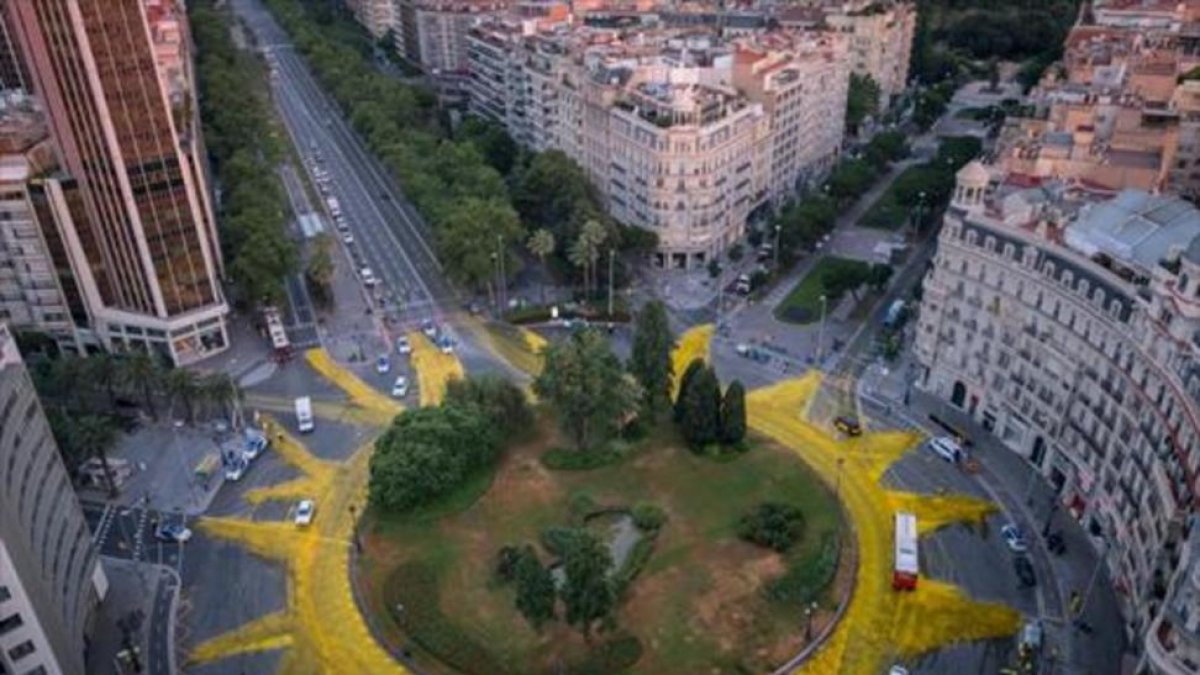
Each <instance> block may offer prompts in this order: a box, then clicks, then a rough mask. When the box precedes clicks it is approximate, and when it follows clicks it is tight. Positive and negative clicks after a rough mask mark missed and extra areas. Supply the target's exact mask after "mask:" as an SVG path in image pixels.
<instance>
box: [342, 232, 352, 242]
mask: <svg viewBox="0 0 1200 675" xmlns="http://www.w3.org/2000/svg"><path fill="white" fill-rule="evenodd" d="M342 241H344V242H346V243H347V244H353V243H354V235H352V234H350V233H349V232H346V233H345V234H343V235H342Z"/></svg>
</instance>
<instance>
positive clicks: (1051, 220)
mask: <svg viewBox="0 0 1200 675" xmlns="http://www.w3.org/2000/svg"><path fill="white" fill-rule="evenodd" d="M915 350H916V354H917V357H918V359H919V360H920V362H921V363H922V365H923V366H924V372H923V377H922V379H921V381H920V385H921V386H922V387H923V388H924V389H926V390H927V391H930V392H932V393H934V394H935V395H938V396H940V397H942V398H944V399H947V400H949V401H950V403H951V404H952V405H954V406H956V407H958V408H960V409H962V410H963V411H964V412H966V413H967V414H969V415H970V416H971V417H972V418H974V419H975V420H976V421H978V422H979V423H980V424H981V425H982V426H983V427H984V428H986V429H988V430H990V431H991V432H992V433H994V434H995V435H996V437H997V438H999V439H1000V440H1001V441H1003V442H1004V444H1005V445H1007V446H1008V447H1009V448H1010V449H1011V450H1012V451H1013V452H1016V453H1019V454H1020V455H1022V456H1024V457H1025V458H1026V459H1027V460H1028V461H1029V462H1030V463H1031V464H1032V465H1033V466H1034V467H1036V468H1037V470H1038V471H1040V472H1041V474H1042V475H1043V476H1044V477H1045V478H1046V479H1047V480H1048V481H1049V482H1050V483H1051V484H1052V485H1053V486H1054V488H1055V490H1056V493H1057V498H1058V500H1059V506H1060V507H1061V508H1062V509H1063V510H1065V511H1067V512H1069V513H1070V514H1071V515H1072V516H1074V517H1075V518H1076V519H1077V520H1079V521H1080V522H1081V523H1082V524H1083V526H1084V527H1085V529H1086V530H1087V531H1088V532H1089V533H1090V534H1091V535H1092V537H1093V543H1094V545H1095V546H1096V548H1097V550H1098V551H1099V552H1100V553H1101V554H1102V555H1103V556H1104V558H1105V559H1106V560H1107V562H1108V566H1109V570H1110V572H1111V574H1112V577H1113V581H1114V585H1115V587H1116V590H1117V597H1118V598H1119V599H1120V602H1121V604H1122V610H1123V612H1124V615H1125V619H1126V622H1127V633H1128V635H1129V637H1130V639H1131V642H1133V643H1134V644H1139V643H1140V642H1141V641H1142V639H1143V637H1144V636H1145V635H1146V631H1147V629H1148V628H1149V627H1150V626H1151V624H1152V623H1153V622H1154V621H1155V620H1156V618H1157V617H1158V615H1159V614H1160V613H1161V611H1162V609H1163V606H1164V601H1165V599H1166V590H1167V588H1168V586H1169V585H1170V584H1171V580H1172V579H1173V578H1174V577H1175V576H1176V575H1177V573H1178V570H1179V569H1180V568H1181V566H1182V565H1183V564H1184V563H1183V562H1182V561H1183V559H1184V555H1183V553H1184V548H1185V546H1184V541H1185V540H1186V538H1187V534H1188V530H1189V529H1190V528H1189V524H1190V516H1191V514H1192V513H1193V512H1194V509H1195V505H1196V503H1197V499H1198V495H1200V487H1198V485H1197V468H1198V463H1200V449H1197V441H1198V438H1200V211H1197V210H1196V208H1195V207H1193V206H1192V205H1191V204H1189V203H1187V202H1185V201H1183V200H1181V199H1178V198H1175V197H1165V196H1158V195H1151V194H1149V193H1145V192H1140V191H1133V190H1129V191H1125V192H1121V193H1116V194H1114V193H1111V192H1096V191H1093V190H1091V189H1089V188H1088V187H1087V186H1086V185H1084V184H1078V183H1074V184H1064V183H1053V182H1047V183H1042V182H1039V181H1037V180H1031V179H1028V178H1027V177H1023V176H1016V175H1009V176H996V175H993V173H992V172H991V171H990V170H989V169H988V168H986V167H984V166H983V165H981V164H979V163H974V162H973V163H971V164H969V165H967V166H966V167H964V168H963V169H962V170H961V171H960V172H959V175H958V186H957V189H956V192H955V196H954V201H953V202H952V204H951V207H950V209H949V210H948V212H947V214H946V217H945V222H944V225H943V227H942V231H941V234H940V237H939V242H938V251H937V254H936V256H935V259H934V264H933V266H932V269H931V270H930V271H929V273H928V276H927V277H926V279H925V285H924V296H923V298H922V303H921V311H920V320H919V323H918V327H917V339H916V346H915ZM1191 672H1196V671H1195V670H1193V671H1191Z"/></svg>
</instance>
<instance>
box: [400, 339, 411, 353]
mask: <svg viewBox="0 0 1200 675" xmlns="http://www.w3.org/2000/svg"><path fill="white" fill-rule="evenodd" d="M396 353H397V354H411V353H412V343H410V342H409V341H408V336H406V335H401V336H400V337H398V338H396Z"/></svg>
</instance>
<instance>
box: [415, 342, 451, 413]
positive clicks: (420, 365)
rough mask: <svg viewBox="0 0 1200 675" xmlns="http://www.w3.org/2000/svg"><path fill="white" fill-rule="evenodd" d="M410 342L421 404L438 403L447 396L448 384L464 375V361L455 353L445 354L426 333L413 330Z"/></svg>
mask: <svg viewBox="0 0 1200 675" xmlns="http://www.w3.org/2000/svg"><path fill="white" fill-rule="evenodd" d="M409 342H410V343H411V344H412V367H413V370H415V371H416V372H417V389H418V390H419V392H418V393H419V394H420V398H421V406H429V405H438V404H439V403H441V402H442V399H443V398H445V396H446V384H447V383H448V382H450V380H453V379H462V377H463V376H464V371H463V366H462V362H460V361H459V360H458V357H457V356H455V355H454V354H443V353H442V351H441V350H440V349H438V348H437V347H435V346H434V344H433V343H432V342H430V341H429V338H427V337H425V334H424V333H420V332H417V331H413V332H412V333H410V334H409Z"/></svg>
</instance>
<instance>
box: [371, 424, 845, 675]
mask: <svg viewBox="0 0 1200 675" xmlns="http://www.w3.org/2000/svg"><path fill="white" fill-rule="evenodd" d="M537 426H538V432H537V433H536V434H534V435H533V437H532V438H529V439H527V440H525V441H524V442H520V443H517V444H516V445H515V447H513V448H511V449H509V450H508V452H507V454H506V455H505V457H504V458H503V459H502V460H501V461H500V462H499V464H498V466H497V467H496V469H495V473H494V476H493V477H491V479H490V481H487V480H486V479H485V481H484V483H485V484H484V485H483V486H481V485H479V484H478V483H476V482H468V483H467V484H465V485H464V486H463V488H462V492H460V493H456V494H452V495H449V496H448V497H447V498H446V499H445V500H443V501H442V502H441V504H442V505H444V506H442V507H441V508H439V505H434V506H433V507H432V508H428V509H420V510H419V511H418V512H416V513H413V514H408V515H403V514H402V515H398V516H393V515H384V516H379V515H376V514H373V515H372V517H371V518H370V519H369V521H368V522H367V523H365V524H364V528H363V532H364V547H365V551H364V554H363V556H361V558H360V560H361V564H362V572H363V578H364V581H365V582H366V588H367V589H369V590H368V591H367V593H366V594H365V595H366V596H368V597H370V598H372V604H373V605H374V606H373V607H372V611H374V612H376V613H378V614H379V615H380V616H382V617H385V618H384V620H383V621H382V622H381V623H383V624H384V625H386V626H388V632H389V633H390V634H391V636H392V637H394V639H395V641H396V644H397V645H400V646H408V647H409V649H410V651H412V652H413V653H414V655H415V656H416V658H417V663H418V665H419V666H420V668H419V669H420V670H422V671H429V672H433V673H438V672H447V673H449V672H462V673H477V674H479V675H485V674H487V675H492V674H503V673H513V674H517V673H520V674H534V673H547V674H549V673H554V672H569V673H575V672H580V673H583V672H595V673H612V672H630V673H659V674H663V675H668V674H671V673H679V674H683V673H696V672H716V671H714V669H717V671H720V672H731V673H732V672H766V671H768V670H770V669H771V668H773V667H775V666H777V665H778V664H781V663H784V662H786V661H787V659H788V658H790V657H791V656H792V655H794V654H795V653H796V652H797V651H799V650H800V649H801V648H802V647H803V645H804V643H805V633H806V629H807V626H806V623H807V622H806V620H805V616H804V610H803V608H804V607H805V606H807V604H808V603H807V602H805V599H808V596H811V600H809V602H811V601H815V602H817V604H818V607H819V608H820V611H819V613H818V615H817V616H816V617H814V621H815V622H816V623H815V625H814V626H813V628H812V632H813V634H815V633H816V632H817V630H818V629H819V627H820V624H821V623H823V622H824V621H827V620H829V619H830V618H831V616H832V613H833V609H834V606H835V603H836V601H837V600H836V595H837V593H835V590H836V587H837V586H838V585H839V584H835V577H838V575H837V574H836V571H837V568H838V561H839V559H841V560H849V559H850V558H851V556H850V555H849V554H848V552H845V551H842V550H841V549H842V548H844V547H842V546H841V544H842V543H844V542H845V541H846V540H845V533H846V531H847V530H846V529H845V527H844V526H843V524H842V522H841V513H840V511H839V509H838V508H837V503H836V501H835V499H834V495H833V494H832V492H831V490H829V489H828V488H827V487H826V486H825V485H824V484H823V483H822V482H821V481H820V479H818V478H817V476H816V475H814V474H813V473H812V472H811V471H810V470H809V469H808V468H807V467H806V466H805V465H804V464H803V463H802V462H801V461H800V460H799V459H798V458H797V457H796V456H795V455H794V454H792V453H791V452H789V451H788V450H787V449H785V448H783V447H782V446H780V445H778V444H775V443H773V442H769V441H760V440H758V439H755V440H754V441H752V447H751V448H750V449H749V450H748V451H747V452H745V453H743V454H739V455H736V456H734V457H732V458H731V459H728V460H722V461H718V460H714V459H712V458H708V457H703V456H698V455H696V454H693V453H691V452H689V451H688V450H686V449H684V448H683V446H682V444H681V443H680V442H679V441H678V439H676V438H675V437H674V434H673V433H668V432H662V433H655V434H652V435H650V436H648V437H647V438H644V439H641V440H639V441H637V442H636V443H634V444H632V445H631V446H630V447H629V450H628V455H627V456H626V457H624V458H623V459H621V460H620V461H618V462H615V463H613V464H610V465H608V466H604V467H600V468H595V469H590V470H552V469H548V468H547V467H546V466H545V465H544V464H543V462H542V461H541V456H542V455H543V454H544V453H545V452H546V451H547V450H548V449H549V448H552V447H555V446H556V445H557V444H558V442H559V439H558V438H557V436H558V435H557V433H556V432H555V431H554V430H553V429H552V425H550V424H548V423H547V421H546V420H545V419H542V420H540V422H539V424H538V425H537ZM665 426H667V427H669V426H670V425H669V423H666V424H665ZM489 483H490V484H489ZM485 489H486V491H485ZM464 493H465V494H464ZM472 500H473V501H472ZM761 502H780V503H787V504H791V505H794V506H796V507H798V508H799V509H800V511H801V512H802V514H803V527H802V528H801V530H802V532H801V535H800V537H799V540H798V542H797V543H796V544H795V545H794V546H792V547H791V548H789V549H788V550H787V551H786V553H777V552H775V551H773V550H771V549H769V548H763V547H759V546H756V545H754V544H751V543H748V542H745V541H742V540H740V539H739V538H738V536H737V529H738V523H739V519H740V518H741V517H742V516H743V515H744V514H746V513H747V512H749V511H751V510H752V509H753V508H754V507H755V506H756V505H757V504H759V503H761ZM645 504H652V505H654V506H655V507H657V508H658V509H661V510H662V512H664V513H665V516H666V519H665V523H664V524H663V525H662V526H661V527H659V528H658V530H657V535H656V536H655V535H653V534H651V535H647V534H646V533H642V532H638V531H637V530H636V528H635V527H628V528H626V529H627V530H628V531H623V530H622V529H621V525H620V523H621V521H622V517H623V516H625V514H627V513H629V512H630V511H632V510H633V509H634V508H635V507H636V506H638V505H645ZM447 511H449V512H447ZM625 517H628V516H625ZM568 526H584V527H588V528H589V529H591V530H593V531H595V532H597V533H598V534H599V535H600V536H601V537H609V536H615V537H624V538H625V539H627V540H636V541H627V542H625V544H626V545H627V548H629V549H631V550H628V552H624V551H622V553H624V555H621V554H620V553H618V552H617V551H616V550H614V556H613V557H614V562H615V563H617V564H616V565H614V567H615V569H614V571H613V574H627V573H628V572H629V571H631V568H632V567H634V566H637V567H639V568H640V569H639V570H637V571H636V574H635V575H634V576H633V578H632V579H631V580H630V581H629V582H628V583H627V585H626V586H625V588H624V591H623V593H621V597H620V599H619V600H618V605H617V608H616V610H615V613H614V618H615V622H614V623H615V625H614V627H612V628H611V629H609V630H607V631H600V632H595V633H594V634H593V635H592V636H591V638H590V641H588V640H585V638H584V637H583V636H582V634H581V633H580V631H578V630H576V629H575V628H572V627H570V626H568V625H567V624H566V623H565V622H564V621H563V620H562V614H563V608H562V607H561V606H560V607H559V608H558V611H557V614H558V616H559V618H558V620H552V621H548V622H546V623H545V624H544V625H543V626H542V628H541V630H540V632H539V631H536V630H534V628H533V627H531V626H530V625H529V623H527V622H526V621H525V620H524V619H523V618H522V616H521V614H520V613H518V611H517V609H516V608H515V607H514V595H515V592H514V589H513V587H512V585H511V584H502V583H500V582H499V580H498V578H497V574H496V571H495V569H496V566H497V554H498V551H499V550H500V549H501V548H502V547H503V546H505V545H521V544H526V543H528V544H532V545H533V546H535V548H536V549H537V551H538V553H539V555H540V557H541V558H542V559H543V560H545V561H547V562H551V561H552V560H553V557H554V556H553V555H552V553H551V552H550V551H547V550H545V548H544V546H542V545H541V544H540V543H539V541H540V540H541V539H542V538H543V534H544V533H545V532H546V531H548V530H550V529H552V528H556V527H568ZM618 550H619V549H618ZM621 558H624V560H621ZM789 575H790V579H791V582H792V584H793V585H797V586H800V587H801V588H796V589H781V590H780V591H779V592H778V593H779V595H781V596H783V597H782V598H781V599H775V598H773V597H772V596H771V594H770V593H769V592H768V588H775V586H772V584H773V583H774V584H780V583H785V582H784V581H781V580H783V579H784V578H785V577H786V576H789ZM849 579H850V575H849V574H842V575H840V577H839V578H838V581H839V582H840V585H841V586H842V588H843V590H844V587H845V585H846V584H847V583H848V582H849ZM789 590H790V591H791V592H790V593H788V592H787V591H789ZM802 598H803V599H802ZM560 604H561V603H560ZM401 605H402V606H403V607H404V608H405V609H404V610H402V611H397V610H396V608H397V607H398V606H401ZM559 664H562V665H563V667H564V668H565V670H563V671H558V670H557V668H558V666H559ZM626 667H627V670H626V669H625V668H626ZM739 669H740V670H739Z"/></svg>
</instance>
